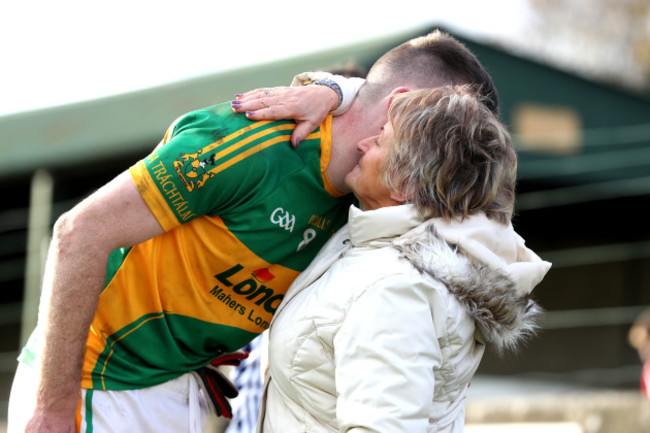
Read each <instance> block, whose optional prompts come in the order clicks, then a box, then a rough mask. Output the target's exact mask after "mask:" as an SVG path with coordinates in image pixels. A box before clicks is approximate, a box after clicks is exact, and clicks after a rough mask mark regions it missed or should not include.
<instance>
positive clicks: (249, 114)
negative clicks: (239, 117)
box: [246, 111, 255, 116]
mask: <svg viewBox="0 0 650 433" xmlns="http://www.w3.org/2000/svg"><path fill="white" fill-rule="evenodd" d="M253 114H255V112H254V111H247V112H246V115H247V116H252V115H253Z"/></svg>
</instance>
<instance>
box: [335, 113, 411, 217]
mask: <svg viewBox="0 0 650 433" xmlns="http://www.w3.org/2000/svg"><path fill="white" fill-rule="evenodd" d="M392 136H393V126H392V125H391V124H390V122H387V123H386V124H385V125H384V127H383V128H382V132H381V134H380V135H378V136H375V137H370V138H366V139H364V140H361V141H360V142H359V144H358V145H357V147H358V148H359V150H360V151H361V159H360V160H359V163H358V164H357V165H356V166H355V167H354V168H353V169H352V171H350V172H349V173H348V174H347V175H345V183H346V185H347V186H348V187H350V189H351V190H352V192H353V193H354V195H355V196H356V197H357V199H358V200H359V202H360V203H361V207H362V208H363V209H365V210H371V209H378V208H380V207H385V206H395V205H398V204H401V201H399V200H398V198H397V194H395V193H393V192H392V191H391V190H390V189H389V188H388V187H386V186H385V185H384V184H383V182H382V180H381V174H382V167H383V164H384V160H385V159H386V155H387V154H388V143H389V141H390V139H391V137H392Z"/></svg>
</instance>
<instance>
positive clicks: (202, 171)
mask: <svg viewBox="0 0 650 433" xmlns="http://www.w3.org/2000/svg"><path fill="white" fill-rule="evenodd" d="M270 123H272V124H273V125H272V126H269V124H270ZM293 127H294V124H293V122H286V121H285V122H268V121H267V122H253V121H250V120H248V119H247V118H246V117H245V116H244V115H240V114H236V113H234V112H232V110H231V109H230V106H229V104H221V105H218V106H215V107H210V108H207V109H204V110H198V111H195V112H192V113H189V114H186V115H185V116H182V117H181V118H179V119H178V120H177V121H176V122H174V123H173V124H172V125H171V126H170V128H169V130H168V131H167V133H166V134H165V137H164V138H163V140H162V142H161V143H160V144H159V145H158V147H157V148H156V149H155V150H154V151H153V152H152V153H151V154H150V155H149V156H147V157H146V158H144V159H143V160H141V161H139V162H138V163H137V164H136V165H134V166H133V167H131V176H132V178H133V180H134V182H135V183H136V185H137V187H138V190H139V191H140V194H141V195H142V197H143V199H144V200H145V202H146V203H147V205H148V206H149V208H150V209H151V211H152V213H153V214H154V215H155V217H156V219H157V220H158V222H159V223H160V225H161V226H162V227H163V229H164V230H166V231H168V230H171V229H173V228H174V227H176V226H178V225H180V224H183V223H187V222H189V221H191V220H192V219H194V218H196V217H198V216H200V215H206V214H207V215H215V214H218V213H220V212H223V211H225V210H227V209H232V208H234V207H237V206H242V205H243V204H245V203H247V202H248V201H250V200H251V199H252V195H253V194H254V193H255V190H256V189H257V187H258V185H259V184H260V183H261V182H263V181H264V179H265V177H267V176H268V175H269V173H268V170H267V167H268V166H269V164H270V161H265V160H264V157H260V156H259V155H257V154H258V153H260V152H263V151H264V150H265V149H267V148H270V147H271V146H273V145H274V144H277V143H279V142H282V141H288V139H289V137H290V135H291V131H292V130H293ZM244 162H245V163H244Z"/></svg>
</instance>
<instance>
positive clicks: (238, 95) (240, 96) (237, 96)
mask: <svg viewBox="0 0 650 433" xmlns="http://www.w3.org/2000/svg"><path fill="white" fill-rule="evenodd" d="M243 97H244V95H241V94H237V95H235V98H237V99H240V98H243Z"/></svg>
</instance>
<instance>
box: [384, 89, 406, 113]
mask: <svg viewBox="0 0 650 433" xmlns="http://www.w3.org/2000/svg"><path fill="white" fill-rule="evenodd" d="M409 90H411V89H409V88H408V87H404V86H400V87H396V88H394V89H393V90H391V92H390V94H389V95H388V104H387V105H386V109H388V108H390V104H391V103H392V102H393V97H394V96H395V95H398V94H400V93H405V92H408V91H409Z"/></svg>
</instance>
